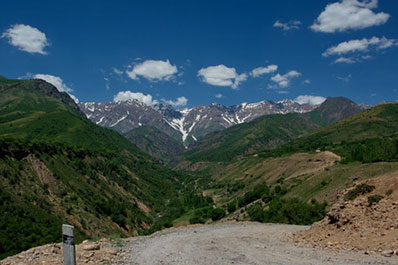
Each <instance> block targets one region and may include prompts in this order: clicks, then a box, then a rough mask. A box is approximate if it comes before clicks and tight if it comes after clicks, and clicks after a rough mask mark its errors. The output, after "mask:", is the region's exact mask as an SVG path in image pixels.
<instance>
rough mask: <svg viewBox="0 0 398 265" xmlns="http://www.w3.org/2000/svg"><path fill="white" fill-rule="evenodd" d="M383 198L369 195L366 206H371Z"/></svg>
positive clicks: (377, 195)
mask: <svg viewBox="0 0 398 265" xmlns="http://www.w3.org/2000/svg"><path fill="white" fill-rule="evenodd" d="M383 198H384V197H383V196H382V195H379V194H375V195H371V196H369V197H368V203H369V205H368V206H372V205H373V204H376V203H378V202H379V201H380V200H381V199H383Z"/></svg>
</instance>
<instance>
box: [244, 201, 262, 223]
mask: <svg viewBox="0 0 398 265" xmlns="http://www.w3.org/2000/svg"><path fill="white" fill-rule="evenodd" d="M247 213H248V214H249V218H250V221H256V222H263V221H264V210H263V207H262V206H261V205H260V204H255V205H252V206H250V207H249V209H247Z"/></svg>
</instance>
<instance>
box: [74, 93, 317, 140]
mask: <svg viewBox="0 0 398 265" xmlns="http://www.w3.org/2000/svg"><path fill="white" fill-rule="evenodd" d="M79 107H80V109H81V110H82V111H83V112H84V113H85V114H86V116H87V118H89V119H90V120H92V121H93V122H94V123H96V124H99V125H102V126H104V127H109V128H113V129H115V130H116V131H118V132H120V133H122V134H125V133H127V132H128V131H131V130H133V129H136V128H138V127H140V126H143V125H148V126H152V127H155V128H157V129H159V130H161V131H162V132H164V133H166V134H167V135H169V136H170V137H173V138H174V139H176V140H178V141H181V142H182V143H184V145H186V146H187V145H189V144H190V143H193V142H195V141H197V140H198V139H199V138H201V137H203V136H205V135H207V134H208V133H210V132H214V131H220V130H223V129H225V128H228V127H230V126H233V125H236V124H241V123H244V122H248V121H251V120H253V119H255V118H257V117H260V116H263V115H268V114H276V113H280V114H286V113H291V112H299V113H304V112H308V111H311V110H312V109H314V108H315V107H316V106H310V105H308V104H299V103H297V102H294V101H292V100H281V101H277V102H275V101H270V100H263V101H260V102H257V103H241V104H238V105H233V106H223V105H220V104H217V103H212V104H210V105H209V106H205V105H198V106H195V107H193V108H190V109H188V108H182V109H180V110H174V109H173V108H172V107H171V106H170V105H164V104H157V105H154V106H148V105H146V104H144V103H142V102H139V101H138V100H128V101H123V102H122V101H118V102H107V103H96V102H81V103H79Z"/></svg>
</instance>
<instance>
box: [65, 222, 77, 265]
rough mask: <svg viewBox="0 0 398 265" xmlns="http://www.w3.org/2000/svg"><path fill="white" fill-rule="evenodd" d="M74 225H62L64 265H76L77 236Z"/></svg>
mask: <svg viewBox="0 0 398 265" xmlns="http://www.w3.org/2000/svg"><path fill="white" fill-rule="evenodd" d="M73 230H74V227H73V226H72V225H65V224H63V225H62V243H63V244H62V251H63V252H64V265H76V253H75V235H74V232H73Z"/></svg>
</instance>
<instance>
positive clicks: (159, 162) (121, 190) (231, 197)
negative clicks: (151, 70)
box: [0, 79, 398, 264]
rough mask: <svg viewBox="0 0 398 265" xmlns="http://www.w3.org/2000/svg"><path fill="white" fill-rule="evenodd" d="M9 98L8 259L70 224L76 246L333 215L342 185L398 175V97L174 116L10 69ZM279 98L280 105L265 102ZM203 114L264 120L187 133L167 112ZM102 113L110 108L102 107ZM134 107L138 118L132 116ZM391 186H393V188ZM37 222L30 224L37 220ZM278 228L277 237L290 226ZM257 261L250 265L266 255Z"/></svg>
mask: <svg viewBox="0 0 398 265" xmlns="http://www.w3.org/2000/svg"><path fill="white" fill-rule="evenodd" d="M0 94H1V100H0V146H1V156H0V165H1V172H0V173H1V179H0V185H1V187H2V189H1V194H0V196H1V202H2V203H1V205H0V207H1V211H2V213H3V215H2V218H1V222H0V226H1V227H2V230H1V232H0V233H1V234H0V235H1V236H0V240H1V244H0V245H1V246H2V250H1V255H2V256H1V257H2V258H5V257H7V256H10V255H13V254H17V253H19V252H20V251H23V250H26V249H28V248H31V247H35V246H39V245H42V244H46V243H52V242H57V241H58V238H59V235H58V232H59V231H58V230H59V227H60V225H61V224H62V223H70V224H72V225H74V226H75V227H76V235H77V242H82V241H83V240H85V239H88V238H89V239H92V240H95V239H96V238H102V237H107V236H110V235H117V236H118V237H131V236H139V235H147V234H152V233H153V232H155V231H158V230H163V229H166V228H169V227H172V226H175V227H181V226H186V225H194V224H217V223H220V224H223V223H225V222H246V221H256V222H261V223H283V224H293V225H310V224H313V223H314V222H318V221H321V220H323V221H322V222H327V221H325V220H327V218H328V213H329V212H330V211H331V210H332V209H334V208H333V207H334V205H335V204H336V203H338V200H339V198H341V193H342V192H346V191H347V190H349V189H350V188H352V187H355V186H356V185H358V183H360V182H362V181H368V180H372V179H374V178H378V180H379V182H380V183H383V182H384V181H387V178H385V177H384V176H389V175H391V174H395V172H397V171H398V145H397V144H398V140H397V139H398V138H397V137H398V135H397V128H398V123H397V121H398V120H397V117H398V115H397V114H398V104H382V105H378V106H375V107H372V108H368V109H366V110H364V109H363V108H361V107H360V106H358V105H357V104H355V103H354V102H352V101H351V100H349V99H346V98H328V99H326V101H325V102H323V103H322V104H320V105H319V106H316V107H314V108H309V107H306V106H303V105H294V104H293V103H292V102H290V101H284V102H283V103H282V102H279V103H275V102H268V101H263V102H261V103H259V104H252V106H251V107H247V106H250V104H241V105H239V106H232V107H223V106H215V105H211V106H208V107H205V106H201V107H200V108H199V107H198V108H193V109H192V110H189V111H188V110H182V112H178V111H175V110H173V109H172V108H171V106H165V105H162V106H159V107H158V109H155V108H153V107H152V106H146V105H145V104H144V103H138V102H134V101H128V102H118V103H106V104H104V105H97V103H95V104H94V103H90V104H85V103H82V104H83V105H84V108H87V109H89V108H92V109H91V110H89V111H91V112H92V114H87V109H84V108H83V109H82V104H80V108H79V107H78V106H77V105H76V104H75V103H74V102H73V101H72V100H71V99H70V97H69V96H68V95H67V94H63V93H61V92H58V91H57V90H56V88H55V87H53V86H52V85H51V84H49V83H47V82H45V81H42V80H27V81H20V80H8V79H2V80H1V82H0ZM278 104H279V105H278ZM292 104H293V105H294V106H295V107H294V108H289V106H292ZM276 106H279V107H278V110H277V111H276V113H264V112H261V111H264V109H272V108H277V107H276ZM301 107H305V109H298V108H301ZM95 108H97V110H95ZM102 108H103V109H102ZM284 108H285V110H283V109H284ZM98 109H99V110H98ZM119 109H121V110H122V111H119ZM134 109H135V110H134ZM198 109H199V110H198ZM249 109H254V112H253V114H248V111H249ZM110 110H112V111H110ZM133 110H134V111H135V112H134V111H133ZM161 110H162V111H161ZM166 110H167V111H166ZM194 110H198V112H199V113H200V112H204V113H207V114H203V115H210V114H211V113H214V112H215V113H216V114H214V116H213V117H214V119H216V118H215V117H218V119H220V117H221V119H222V120H224V121H225V120H226V119H223V118H222V117H226V116H225V115H226V114H223V111H227V112H230V113H234V112H233V111H236V113H234V114H233V115H238V116H236V117H238V118H239V114H237V113H243V112H246V114H245V115H249V116H256V115H257V116H258V117H257V118H255V119H253V120H248V121H247V122H242V120H243V118H242V116H240V118H239V121H238V120H237V121H235V122H234V123H232V122H231V123H230V124H229V125H226V124H223V123H217V122H216V121H214V120H213V119H207V120H206V119H205V120H201V119H200V118H198V119H197V122H198V126H199V124H201V123H207V125H206V126H207V127H206V126H205V127H206V128H208V131H207V132H206V133H205V132H203V131H202V135H201V134H199V133H198V132H199V131H200V130H201V129H200V128H201V127H200V126H199V127H195V126H196V123H191V125H189V123H186V124H185V125H184V123H181V126H182V127H184V126H191V127H192V132H194V131H195V133H198V134H192V135H191V136H190V137H192V139H193V140H192V141H191V142H190V140H188V141H184V139H185V140H187V139H188V137H189V134H184V133H183V132H181V131H180V132H179V133H178V130H177V129H176V128H177V127H175V128H174V129H173V126H171V125H170V124H172V122H171V121H170V120H169V121H167V119H166V118H165V117H171V116H172V115H175V116H176V117H180V119H181V120H184V119H185V118H184V117H191V116H190V115H193V113H194ZM232 110H233V111H232ZM259 110H261V111H259ZM130 111H131V112H130ZM102 112H106V113H108V114H109V115H113V116H110V118H109V115H108V114H107V115H108V116H102V117H99V114H98V113H102ZM281 112H282V113H281ZM125 113H134V114H133V115H132V116H131V117H142V118H139V120H137V121H133V120H129V119H127V116H126V117H125V115H126V114H125ZM151 113H152V114H153V115H157V117H158V119H157V118H153V117H150V116H148V117H146V118H145V119H147V122H146V123H141V122H144V120H145V119H144V118H143V117H144V115H152V114H151ZM161 113H163V114H161ZM164 113H168V114H167V115H169V116H167V115H166V114H164ZM189 113H191V114H189ZM209 113H210V114H209ZM259 113H262V114H261V115H260V114H259ZM90 115H94V117H95V119H99V120H102V121H105V119H106V121H107V122H110V123H112V124H113V123H115V121H114V120H116V121H119V122H117V123H115V126H110V125H106V124H101V125H103V126H104V127H105V128H104V127H101V126H99V124H100V123H101V122H98V121H97V122H92V120H93V119H92V117H91V116H90ZM162 115H165V116H162ZM184 115H185V116H184ZM195 115H196V116H197V115H198V114H195ZM195 115H194V116H195ZM231 115H232V114H231ZM199 116H201V115H199ZM199 116H197V117H199ZM103 117H104V118H103ZM105 117H108V118H105ZM128 117H130V116H128ZM88 118H90V119H88ZM174 119H177V118H174ZM124 120H129V122H128V123H124V122H122V121H124ZM181 120H179V122H178V124H180V121H181ZM216 120H217V119H216ZM149 121H150V122H157V124H150V123H148V122H149ZM210 121H211V122H212V123H213V125H211V126H210V125H209V122H210ZM135 122H138V123H140V124H141V125H138V126H137V124H135ZM174 122H175V124H177V121H176V120H174ZM95 123H98V124H95ZM119 123H120V127H117V126H116V125H117V124H119ZM235 123H236V124H235ZM123 124H124V125H123ZM159 124H163V125H164V127H162V126H163V125H162V126H160V125H159ZM187 124H188V125H187ZM192 124H194V125H192ZM215 124H218V125H215ZM122 125H123V126H122ZM128 126H132V127H135V128H134V129H132V130H129V129H128ZM217 126H218V127H217ZM107 127H110V128H112V129H110V128H107ZM113 127H117V128H113ZM184 128H186V127H184ZM194 128H196V129H195V130H194ZM220 128H222V130H221V129H220ZM121 130H122V131H121ZM123 130H124V131H123ZM118 132H120V133H123V136H122V135H121V134H119V133H118ZM184 135H185V136H186V137H187V138H184V137H185V136H184ZM195 135H196V136H195ZM199 135H201V136H199ZM181 137H182V138H181ZM194 138H195V139H194ZM189 142H190V143H189ZM188 143H189V144H188ZM396 189H397V187H395V186H393V187H392V191H391V192H392V194H394V196H395V194H396V192H398V191H397V190H396ZM339 196H340V197H339ZM340 204H341V202H340ZM47 213H51V215H47ZM30 220H35V225H34V226H30V225H28V224H29V223H30ZM358 222H360V221H358ZM203 227H204V228H203V229H205V230H206V229H209V233H213V232H214V231H212V230H211V229H212V228H206V227H207V226H203ZM215 227H216V231H218V230H217V229H218V226H215ZM220 227H222V225H221V226H220ZM231 227H234V225H232V224H231ZM244 227H246V226H244ZM248 227H251V225H250V224H248ZM253 227H254V226H253ZM275 227H277V226H275ZM280 227H283V228H281V230H280V231H279V230H278V231H279V232H280V233H282V230H287V231H290V229H293V230H294V229H295V228H294V227H293V226H280ZM271 228H272V226H271ZM180 229H182V230H181V231H184V228H180ZM187 229H194V228H187ZM200 229H202V228H200ZM228 229H229V228H228ZM231 229H232V228H231ZM233 229H235V228H233ZM250 229H251V228H250ZM256 229H257V228H256ZM267 229H268V226H267ZM394 229H395V228H394ZM271 230H272V229H271ZM177 231H180V230H177ZM187 231H188V230H187ZM231 231H232V230H231ZM246 232H247V233H249V230H247V231H246ZM279 232H278V233H279ZM178 233H179V232H178ZM189 233H191V232H189ZM205 233H206V232H204V234H205ZM222 233H223V232H222ZM233 233H236V232H233ZM283 233H284V232H283ZM381 233H384V232H383V231H382V232H381ZM44 235H45V236H44ZM170 235H172V233H171V234H170ZM225 236H227V235H225ZM173 238H174V237H173ZM170 240H171V239H170ZM172 240H177V239H172ZM234 240H236V242H240V241H241V240H243V239H240V238H235V239H234ZM259 240H260V239H259ZM155 241H156V242H157V241H159V242H160V240H159V239H156V240H155ZM184 242H185V241H184ZM253 242H257V241H255V240H254V241H253ZM153 244H154V245H153V247H155V246H156V244H157V243H153ZM184 244H185V243H184ZM135 247H136V246H134V247H133V246H132V248H135ZM151 247H152V243H151ZM324 247H325V246H324ZM326 247H327V246H326ZM386 247H387V246H386ZM393 247H394V245H393ZM128 248H129V247H128ZM145 248H146V247H145ZM369 248H371V247H369ZM361 250H362V249H361ZM382 250H384V249H382ZM148 251H150V248H149V249H148ZM153 251H154V252H157V250H155V249H154V250H153ZM169 251H170V253H172V252H173V251H175V250H172V249H170V250H169ZM204 251H205V250H204ZM225 251H231V249H229V250H228V248H227V249H226V250H225ZM242 251H244V252H245V251H249V250H242ZM294 251H296V250H294ZM380 252H381V250H378V251H376V252H375V254H376V253H380ZM145 253H146V252H145V251H142V255H146V254H145ZM148 255H150V254H148ZM168 255H169V256H170V258H171V257H173V255H172V254H168ZM185 255H187V256H185ZM189 255H191V254H189V253H186V254H184V257H186V258H188V259H190V258H189ZM211 255H212V254H211ZM231 255H232V254H231ZM253 255H257V254H255V253H253ZM327 255H329V254H327ZM350 255H351V254H350ZM232 256H233V255H232ZM232 256H231V257H232ZM135 258H137V259H140V258H139V257H136V256H134V259H135ZM192 258H193V259H197V258H195V257H192ZM215 258H216V257H215ZM161 259H165V260H168V258H165V257H163V256H162V257H161ZM261 259H262V258H261V257H259V260H257V261H255V262H260V263H261V262H267V261H266V260H261ZM310 259H311V258H310ZM173 260H174V258H173ZM174 261H175V260H174ZM237 261H239V260H237ZM142 262H144V261H142ZM151 262H156V261H155V260H152V261H151ZM170 262H173V261H172V260H170ZM220 262H221V261H220ZM223 262H224V261H223ZM225 262H227V261H225ZM242 262H243V260H242ZM303 262H304V261H303ZM305 262H307V261H305ZM305 262H304V263H303V264H306V263H305ZM238 263H239V262H238ZM140 264H141V263H140ZM353 264H355V263H353Z"/></svg>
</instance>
